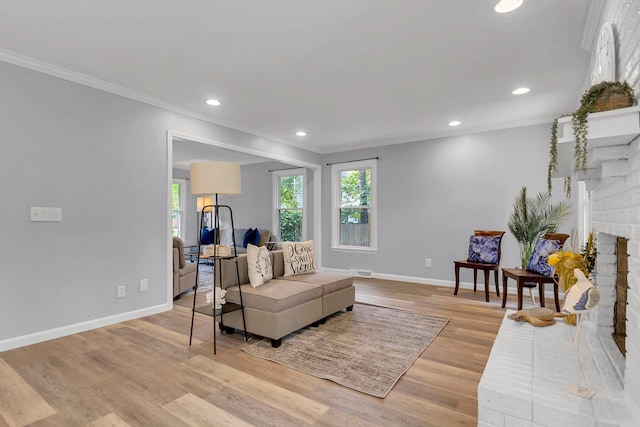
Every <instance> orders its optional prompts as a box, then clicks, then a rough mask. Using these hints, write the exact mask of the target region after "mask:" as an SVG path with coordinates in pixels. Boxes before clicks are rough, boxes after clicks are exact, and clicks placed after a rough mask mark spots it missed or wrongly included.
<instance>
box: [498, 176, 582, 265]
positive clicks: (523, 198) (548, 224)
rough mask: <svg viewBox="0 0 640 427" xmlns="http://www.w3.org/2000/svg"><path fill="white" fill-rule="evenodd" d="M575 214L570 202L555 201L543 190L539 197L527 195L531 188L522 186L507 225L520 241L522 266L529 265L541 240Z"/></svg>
mask: <svg viewBox="0 0 640 427" xmlns="http://www.w3.org/2000/svg"><path fill="white" fill-rule="evenodd" d="M570 215H571V206H570V205H569V204H568V203H565V202H560V203H557V204H553V203H551V195H550V194H549V193H545V192H541V193H538V194H537V195H536V196H535V197H530V196H528V195H527V187H522V189H521V190H520V193H519V194H518V196H517V197H516V199H515V201H514V203H513V211H512V212H511V214H510V215H509V222H508V224H507V227H508V228H509V231H510V232H511V234H513V237H515V238H516V240H517V241H518V247H519V248H520V257H521V261H522V264H521V265H522V268H527V263H528V261H529V258H530V257H531V253H532V252H533V249H534V247H535V245H536V243H537V242H538V239H540V238H541V237H543V236H544V235H545V234H547V233H553V232H555V231H556V230H557V229H558V227H559V226H560V224H562V223H563V222H564V221H566V220H567V219H568V218H569V216H570Z"/></svg>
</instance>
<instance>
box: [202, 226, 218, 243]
mask: <svg viewBox="0 0 640 427" xmlns="http://www.w3.org/2000/svg"><path fill="white" fill-rule="evenodd" d="M215 236H216V231H215V228H207V227H204V228H203V229H202V234H201V235H200V244H201V245H213V243H214V240H215Z"/></svg>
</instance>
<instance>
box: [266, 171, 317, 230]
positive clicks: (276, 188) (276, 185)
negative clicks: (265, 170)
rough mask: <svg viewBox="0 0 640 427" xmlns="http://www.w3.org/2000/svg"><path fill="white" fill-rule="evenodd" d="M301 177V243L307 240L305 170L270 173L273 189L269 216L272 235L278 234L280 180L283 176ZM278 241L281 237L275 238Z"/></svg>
mask: <svg viewBox="0 0 640 427" xmlns="http://www.w3.org/2000/svg"><path fill="white" fill-rule="evenodd" d="M298 175H302V241H305V240H307V205H308V203H307V169H306V168H296V169H285V170H279V171H273V173H272V188H273V209H272V215H271V230H272V233H274V234H275V233H280V224H279V218H280V217H279V215H278V214H279V212H280V178H281V177H283V176H298ZM277 237H278V241H281V237H282V236H279V235H278V236H277Z"/></svg>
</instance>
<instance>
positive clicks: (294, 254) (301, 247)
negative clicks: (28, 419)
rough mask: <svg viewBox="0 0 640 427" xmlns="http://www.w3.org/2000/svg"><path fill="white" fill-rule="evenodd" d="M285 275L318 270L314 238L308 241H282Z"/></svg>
mask: <svg viewBox="0 0 640 427" xmlns="http://www.w3.org/2000/svg"><path fill="white" fill-rule="evenodd" d="M282 253H283V254H284V277H289V276H295V275H297V274H304V273H310V272H312V271H317V270H316V261H315V257H314V255H313V240H307V241H306V242H282Z"/></svg>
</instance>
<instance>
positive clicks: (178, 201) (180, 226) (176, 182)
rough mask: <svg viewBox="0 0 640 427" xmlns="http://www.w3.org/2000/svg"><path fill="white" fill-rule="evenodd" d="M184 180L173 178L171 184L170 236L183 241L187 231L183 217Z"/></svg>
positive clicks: (185, 184) (185, 181)
mask: <svg viewBox="0 0 640 427" xmlns="http://www.w3.org/2000/svg"><path fill="white" fill-rule="evenodd" d="M186 188H187V180H186V179H178V178H174V179H173V183H172V184H171V234H172V235H173V237H179V238H181V239H182V240H185V234H186V230H187V226H186V215H185V212H184V210H185V193H186Z"/></svg>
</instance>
